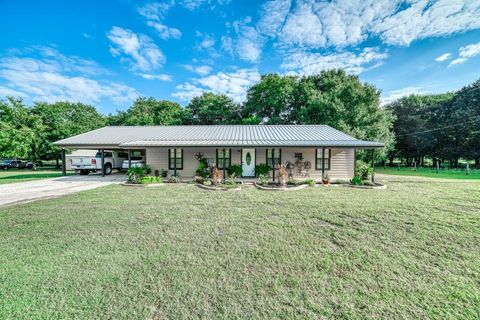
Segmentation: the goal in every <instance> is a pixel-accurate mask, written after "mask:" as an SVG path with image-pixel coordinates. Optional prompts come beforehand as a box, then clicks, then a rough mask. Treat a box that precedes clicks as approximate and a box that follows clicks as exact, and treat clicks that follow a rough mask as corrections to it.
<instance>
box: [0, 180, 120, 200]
mask: <svg viewBox="0 0 480 320" xmlns="http://www.w3.org/2000/svg"><path fill="white" fill-rule="evenodd" d="M125 180H126V179H125V176H124V175H123V174H112V175H109V176H106V177H101V176H100V175H88V176H67V177H61V178H54V179H42V180H35V181H29V182H17V183H9V184H1V185H0V207H3V206H7V205H12V204H17V203H25V202H31V201H35V200H39V199H48V198H56V197H60V196H63V195H66V194H70V193H74V192H79V191H84V190H90V189H95V188H98V187H102V186H107V185H110V184H115V183H121V182H123V181H125Z"/></svg>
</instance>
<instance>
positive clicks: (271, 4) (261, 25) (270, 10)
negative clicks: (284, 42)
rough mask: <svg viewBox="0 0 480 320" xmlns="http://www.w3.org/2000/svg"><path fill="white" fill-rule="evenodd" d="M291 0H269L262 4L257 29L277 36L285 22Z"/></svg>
mask: <svg viewBox="0 0 480 320" xmlns="http://www.w3.org/2000/svg"><path fill="white" fill-rule="evenodd" d="M291 3H292V1H291V0H280V1H275V0H272V1H268V2H267V3H265V4H264V5H263V6H262V11H261V19H260V21H259V22H258V23H257V30H258V31H259V32H260V33H263V34H265V35H267V36H275V35H277V33H278V32H279V30H280V28H281V27H282V26H283V24H284V23H285V18H286V17H287V14H288V11H289V10H290V6H291Z"/></svg>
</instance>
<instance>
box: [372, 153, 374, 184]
mask: <svg viewBox="0 0 480 320" xmlns="http://www.w3.org/2000/svg"><path fill="white" fill-rule="evenodd" d="M372 182H375V149H372Z"/></svg>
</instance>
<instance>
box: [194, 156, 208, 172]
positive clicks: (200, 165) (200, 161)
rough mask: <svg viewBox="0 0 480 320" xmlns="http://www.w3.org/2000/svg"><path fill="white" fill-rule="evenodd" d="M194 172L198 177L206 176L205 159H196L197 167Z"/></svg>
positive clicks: (206, 163)
mask: <svg viewBox="0 0 480 320" xmlns="http://www.w3.org/2000/svg"><path fill="white" fill-rule="evenodd" d="M195 172H196V174H197V175H199V176H203V175H204V174H205V173H206V174H208V162H207V159H205V158H203V157H202V158H199V159H198V167H197V170H196V171H195Z"/></svg>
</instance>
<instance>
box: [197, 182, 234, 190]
mask: <svg viewBox="0 0 480 320" xmlns="http://www.w3.org/2000/svg"><path fill="white" fill-rule="evenodd" d="M196 186H197V187H199V188H200V189H204V190H210V191H240V190H242V188H241V187H240V184H237V185H230V184H220V185H204V184H201V183H197V184H196Z"/></svg>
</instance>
